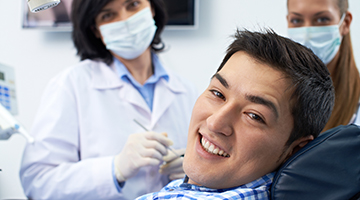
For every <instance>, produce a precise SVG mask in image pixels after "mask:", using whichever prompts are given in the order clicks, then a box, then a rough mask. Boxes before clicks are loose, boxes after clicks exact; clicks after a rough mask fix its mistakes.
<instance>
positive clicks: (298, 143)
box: [284, 135, 314, 162]
mask: <svg viewBox="0 0 360 200" xmlns="http://www.w3.org/2000/svg"><path fill="white" fill-rule="evenodd" d="M312 140H314V136H313V135H308V136H305V137H302V138H299V139H297V140H295V141H294V142H293V143H292V144H291V145H290V147H289V152H288V155H287V156H286V158H285V160H284V162H285V161H286V160H287V159H289V158H290V157H291V156H292V155H294V154H295V153H296V152H297V151H299V150H300V149H301V148H303V147H304V146H305V145H306V144H307V143H309V142H310V141H312Z"/></svg>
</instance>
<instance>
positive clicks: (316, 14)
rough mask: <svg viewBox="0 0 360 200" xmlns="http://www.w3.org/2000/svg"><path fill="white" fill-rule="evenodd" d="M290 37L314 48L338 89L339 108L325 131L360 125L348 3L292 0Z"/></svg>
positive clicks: (358, 80)
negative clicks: (351, 124)
mask: <svg viewBox="0 0 360 200" xmlns="http://www.w3.org/2000/svg"><path fill="white" fill-rule="evenodd" d="M287 8H288V15H287V23H288V34H289V37H290V38H291V39H293V40H295V41H297V42H299V43H301V44H303V45H305V46H307V47H308V48H310V49H311V50H312V51H313V52H314V53H315V54H316V55H317V56H318V57H319V58H320V59H321V60H322V61H323V62H324V63H325V64H326V65H327V68H328V70H329V72H330V74H331V78H332V81H333V84H334V87H335V106H334V109H333V112H332V115H331V117H330V119H329V121H328V123H327V124H326V126H325V128H324V130H323V131H326V130H328V129H331V128H333V127H336V126H338V125H346V124H349V123H355V124H357V125H360V108H359V104H360V101H359V98H360V76H359V71H358V69H357V67H356V63H355V59H354V54H353V49H352V44H351V38H350V25H351V22H352V19H353V18H352V14H351V12H349V10H348V8H349V3H348V0H316V1H314V0H288V1H287Z"/></svg>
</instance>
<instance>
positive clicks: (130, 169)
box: [114, 132, 173, 182]
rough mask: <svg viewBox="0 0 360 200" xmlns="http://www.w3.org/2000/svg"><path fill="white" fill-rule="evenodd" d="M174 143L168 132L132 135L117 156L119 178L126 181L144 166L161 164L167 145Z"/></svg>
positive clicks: (115, 162)
mask: <svg viewBox="0 0 360 200" xmlns="http://www.w3.org/2000/svg"><path fill="white" fill-rule="evenodd" d="M172 144H173V142H172V141H171V140H170V139H169V138H167V137H166V134H159V133H155V132H145V133H136V134H132V135H130V136H129V138H128V140H127V141H126V144H125V146H124V148H123V150H122V151H121V152H120V153H119V154H118V155H116V156H115V160H114V167H115V175H116V178H117V180H118V181H119V182H124V181H125V180H126V179H128V178H130V177H132V176H134V175H136V173H137V172H138V171H139V170H140V168H142V167H144V166H156V165H159V164H160V163H161V162H163V156H165V155H166V154H167V147H168V146H170V145H172Z"/></svg>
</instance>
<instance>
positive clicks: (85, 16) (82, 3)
mask: <svg viewBox="0 0 360 200" xmlns="http://www.w3.org/2000/svg"><path fill="white" fill-rule="evenodd" d="M111 1H112V0H73V2H72V7H71V22H72V28H73V31H72V38H73V41H74V45H75V47H76V49H77V55H79V56H80V59H81V60H85V59H100V60H102V61H104V62H105V63H107V64H111V63H112V62H113V56H112V55H111V53H110V51H108V50H107V49H106V46H105V45H104V44H103V42H102V41H101V39H100V38H97V37H96V36H95V34H94V30H95V29H94V28H95V18H96V16H97V15H98V14H99V13H100V11H101V9H102V8H103V7H104V6H105V5H106V4H108V3H109V2H111ZM149 1H150V3H151V8H152V9H154V11H155V16H154V20H155V25H156V26H157V30H156V33H155V36H154V39H153V41H152V43H151V47H152V50H154V51H155V52H158V51H161V50H163V49H164V44H163V43H162V41H161V38H160V34H161V32H162V31H163V29H164V27H165V25H166V23H167V12H166V7H165V3H164V2H163V0H149Z"/></svg>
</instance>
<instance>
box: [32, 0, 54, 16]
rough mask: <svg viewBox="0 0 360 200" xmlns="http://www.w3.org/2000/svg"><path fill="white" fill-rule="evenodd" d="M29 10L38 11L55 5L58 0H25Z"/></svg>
mask: <svg viewBox="0 0 360 200" xmlns="http://www.w3.org/2000/svg"><path fill="white" fill-rule="evenodd" d="M27 1H28V5H29V8H30V11H31V12H34V13H36V12H39V11H42V10H46V9H48V8H52V7H55V6H57V5H58V4H59V3H60V0H27Z"/></svg>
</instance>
